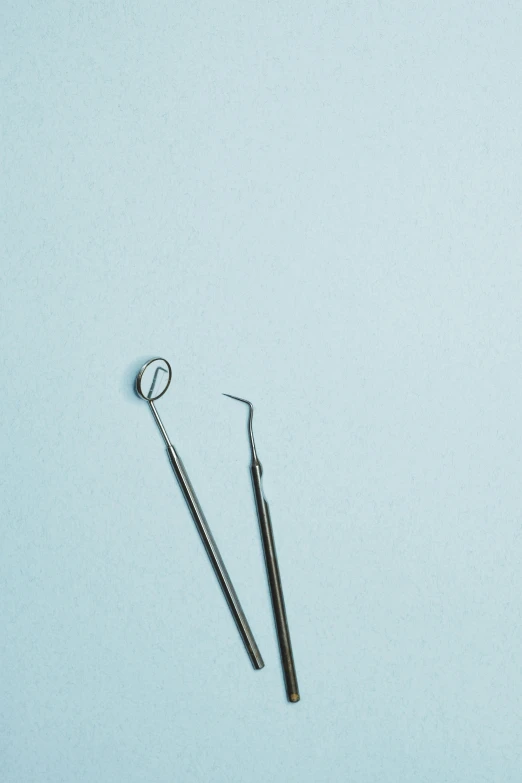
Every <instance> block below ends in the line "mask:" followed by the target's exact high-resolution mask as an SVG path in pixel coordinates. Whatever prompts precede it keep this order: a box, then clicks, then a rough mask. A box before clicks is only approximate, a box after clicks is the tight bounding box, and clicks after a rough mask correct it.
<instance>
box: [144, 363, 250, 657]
mask: <svg viewBox="0 0 522 783" xmlns="http://www.w3.org/2000/svg"><path fill="white" fill-rule="evenodd" d="M171 378H172V369H171V366H170V364H169V363H168V361H167V360H166V359H150V360H149V361H148V362H146V364H144V365H143V367H142V368H141V370H140V371H139V373H138V376H137V378H136V391H137V393H138V394H139V396H140V397H141V398H142V399H144V400H146V401H147V402H148V403H149V407H150V409H151V411H152V415H153V416H154V419H155V420H156V424H157V425H158V427H159V431H160V432H161V435H162V437H163V440H164V441H165V445H166V447H167V454H168V455H169V460H170V464H171V465H172V469H173V471H174V473H175V474H176V478H177V479H178V482H179V486H180V488H181V491H182V493H183V496H184V498H185V501H186V503H187V506H188V507H189V510H190V513H191V514H192V518H193V520H194V522H195V523H196V527H197V529H198V532H199V535H200V536H201V540H202V542H203V545H204V547H205V549H206V551H207V555H208V557H209V560H210V562H211V563H212V566H213V568H214V571H215V574H216V576H217V579H218V581H219V584H220V585H221V589H222V590H223V593H224V596H225V598H226V600H227V603H228V606H229V609H230V611H231V612H232V616H233V617H234V620H235V622H236V625H237V628H238V630H239V633H240V635H241V638H242V639H243V643H244V645H245V647H246V650H247V652H248V655H249V657H250V660H251V661H252V665H253V667H254V669H262V668H263V666H264V662H263V659H262V657H261V653H260V652H259V649H258V647H257V644H256V641H255V639H254V636H253V634H252V631H251V630H250V626H249V625H248V622H247V619H246V617H245V614H244V612H243V609H242V608H241V604H240V603H239V598H238V597H237V595H236V591H235V590H234V586H233V584H232V582H231V580H230V577H229V575H228V572H227V569H226V568H225V564H224V562H223V560H222V558H221V555H220V553H219V549H218V547H217V544H216V542H215V540H214V537H213V535H212V533H211V532H210V528H209V526H208V523H207V520H206V519H205V515H204V514H203V511H202V509H201V506H200V505H199V502H198V499H197V497H196V493H195V492H194V489H193V487H192V484H191V483H190V479H189V477H188V476H187V472H186V470H185V468H184V466H183V463H182V461H181V458H180V456H179V454H178V453H177V451H176V449H175V448H174V446H173V445H172V443H171V441H170V439H169V436H168V435H167V431H166V430H165V427H164V426H163V422H162V421H161V419H160V417H159V414H158V411H157V409H156V406H155V405H154V402H155V401H156V400H158V399H159V398H160V397H162V396H163V395H164V394H165V392H166V391H167V389H168V387H169V385H170V381H171Z"/></svg>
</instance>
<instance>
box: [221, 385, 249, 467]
mask: <svg viewBox="0 0 522 783" xmlns="http://www.w3.org/2000/svg"><path fill="white" fill-rule="evenodd" d="M221 393H222V394H223V396H224V397H230V399H231V400H238V402H244V403H245V405H248V407H249V408H250V413H249V414H248V434H249V436H250V448H251V451H252V461H253V462H257V454H256V444H255V443H254V432H253V430H252V419H253V418H254V406H253V405H252V403H251V402H250V400H245V399H243V397H235V396H234V395H233V394H227V393H226V392H221Z"/></svg>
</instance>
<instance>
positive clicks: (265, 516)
mask: <svg viewBox="0 0 522 783" xmlns="http://www.w3.org/2000/svg"><path fill="white" fill-rule="evenodd" d="M225 396H226V397H232V399H234V400H239V401H240V402H244V403H246V404H247V405H248V406H249V407H250V414H249V417H248V431H249V436H250V451H251V464H250V474H251V476H252V486H253V490H254V498H255V502H256V509H257V516H258V519H259V527H260V530H261V540H262V542H263V552H264V556H265V564H266V572H267V577H268V584H269V587H270V596H271V598H272V609H273V612H274V620H275V624H276V630H277V639H278V642H279V651H280V653H281V665H282V667H283V674H284V678H285V686H286V694H287V697H288V700H289V701H291V702H292V703H294V704H295V702H298V701H299V699H300V696H299V686H298V684H297V674H296V671H295V664H294V656H293V652H292V643H291V640H290V629H289V627H288V619H287V616H286V607H285V599H284V596H283V586H282V584H281V574H280V573H279V564H278V561H277V552H276V547H275V540H274V532H273V530H272V521H271V519H270V511H269V508H268V503H267V502H266V499H265V496H264V494H263V483H262V475H263V467H262V465H261V463H260V462H259V459H258V458H257V452H256V447H255V444H254V433H253V430H252V419H253V415H254V406H253V405H252V403H251V402H249V401H248V400H244V399H243V398H242V397H233V396H232V395H231V394H226V395H225Z"/></svg>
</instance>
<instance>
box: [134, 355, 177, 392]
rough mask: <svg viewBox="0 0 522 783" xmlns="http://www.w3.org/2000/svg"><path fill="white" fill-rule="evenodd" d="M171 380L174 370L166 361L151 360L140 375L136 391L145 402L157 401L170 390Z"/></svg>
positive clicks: (137, 379)
mask: <svg viewBox="0 0 522 783" xmlns="http://www.w3.org/2000/svg"><path fill="white" fill-rule="evenodd" d="M171 378H172V370H171V367H170V364H169V363H168V361H167V360H166V359H150V360H149V361H148V362H147V363H146V364H144V365H143V367H142V368H141V370H140V371H139V373H138V377H137V378H136V391H137V392H138V394H139V395H140V397H143V399H144V400H150V401H152V400H157V399H158V397H161V395H162V394H165V392H166V391H167V389H168V388H169V384H170V380H171Z"/></svg>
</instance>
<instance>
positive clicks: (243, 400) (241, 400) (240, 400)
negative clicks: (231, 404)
mask: <svg viewBox="0 0 522 783" xmlns="http://www.w3.org/2000/svg"><path fill="white" fill-rule="evenodd" d="M221 393H222V395H223V396H224V397H230V399H231V400H238V402H244V403H245V405H250V410H252V411H253V410H254V406H253V405H252V403H251V402H250V400H245V399H243V397H236V396H235V395H234V394H227V393H226V392H221Z"/></svg>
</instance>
